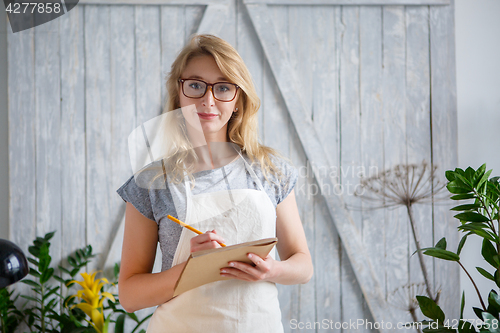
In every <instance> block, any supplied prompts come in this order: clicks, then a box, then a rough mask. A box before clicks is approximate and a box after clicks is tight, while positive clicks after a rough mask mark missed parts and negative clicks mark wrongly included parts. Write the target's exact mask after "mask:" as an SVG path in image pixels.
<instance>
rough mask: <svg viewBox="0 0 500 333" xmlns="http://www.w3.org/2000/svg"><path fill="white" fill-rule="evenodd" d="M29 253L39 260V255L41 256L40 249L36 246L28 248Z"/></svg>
mask: <svg viewBox="0 0 500 333" xmlns="http://www.w3.org/2000/svg"><path fill="white" fill-rule="evenodd" d="M28 252H29V253H31V254H32V255H33V256H35V257H37V258H38V256H39V254H40V248H38V247H36V246H30V247H28Z"/></svg>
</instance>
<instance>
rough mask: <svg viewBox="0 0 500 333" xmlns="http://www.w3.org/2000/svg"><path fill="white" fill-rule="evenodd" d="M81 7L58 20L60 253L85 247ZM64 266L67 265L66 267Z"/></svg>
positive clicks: (67, 253)
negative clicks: (59, 68) (59, 60)
mask: <svg viewBox="0 0 500 333" xmlns="http://www.w3.org/2000/svg"><path fill="white" fill-rule="evenodd" d="M83 13H84V7H82V6H77V7H76V8H74V9H72V10H71V11H69V12H68V15H63V16H62V17H61V18H60V31H61V33H60V38H61V44H60V50H61V51H60V52H61V82H63V84H62V85H61V99H62V100H61V136H60V141H61V160H62V165H63V167H62V170H61V200H62V223H61V224H62V227H61V237H62V250H61V251H62V254H63V256H65V257H66V256H67V255H69V254H71V253H73V252H74V251H75V250H77V249H80V248H83V247H84V246H86V245H87V243H86V239H85V234H86V219H85V218H86V201H85V172H86V170H85V169H86V168H85V163H86V161H85V83H84V78H85V72H84V71H85V66H84V64H85V61H84V58H85V56H84V48H83V45H84V27H83V22H84V18H83ZM65 267H67V266H65Z"/></svg>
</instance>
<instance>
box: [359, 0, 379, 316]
mask: <svg viewBox="0 0 500 333" xmlns="http://www.w3.org/2000/svg"><path fill="white" fill-rule="evenodd" d="M359 24H360V25H359V44H360V45H359V47H360V48H359V53H360V55H359V61H360V63H359V71H360V72H359V84H360V86H359V92H360V113H361V115H360V117H361V119H360V122H361V123H360V133H361V136H360V145H361V167H362V168H361V170H360V171H361V172H362V174H363V176H364V177H369V176H370V175H373V174H375V173H376V172H377V171H382V170H383V167H384V159H383V156H384V154H383V153H384V141H383V140H384V135H383V128H382V124H383V117H382V68H383V64H382V7H378V6H362V7H360V8H359ZM353 204H354V206H355V207H356V208H355V209H359V208H361V209H362V210H361V212H362V215H361V219H362V226H363V234H362V235H363V236H362V237H363V244H367V245H368V246H369V248H370V253H371V258H372V262H373V265H374V266H375V267H379V268H378V269H377V270H376V274H377V277H378V280H379V282H380V285H381V289H382V290H383V292H384V294H385V295H386V293H387V287H386V274H387V273H386V271H385V269H384V267H385V225H384V211H383V210H382V209H370V208H368V206H370V205H371V206H373V204H372V203H370V202H366V201H364V200H359V199H358V200H355V201H353ZM364 310H365V311H366V309H364Z"/></svg>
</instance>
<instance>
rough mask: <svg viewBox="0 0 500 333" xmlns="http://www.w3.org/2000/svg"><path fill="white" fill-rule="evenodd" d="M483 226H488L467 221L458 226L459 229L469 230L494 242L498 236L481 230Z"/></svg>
mask: <svg viewBox="0 0 500 333" xmlns="http://www.w3.org/2000/svg"><path fill="white" fill-rule="evenodd" d="M483 228H488V226H487V225H485V224H483V223H467V224H463V225H461V226H459V227H458V229H459V230H468V231H469V230H470V231H471V232H472V233H475V234H476V235H479V236H481V237H483V238H486V239H488V240H490V241H492V242H495V243H496V242H497V240H498V236H497V235H495V234H493V233H491V232H489V231H486V230H483Z"/></svg>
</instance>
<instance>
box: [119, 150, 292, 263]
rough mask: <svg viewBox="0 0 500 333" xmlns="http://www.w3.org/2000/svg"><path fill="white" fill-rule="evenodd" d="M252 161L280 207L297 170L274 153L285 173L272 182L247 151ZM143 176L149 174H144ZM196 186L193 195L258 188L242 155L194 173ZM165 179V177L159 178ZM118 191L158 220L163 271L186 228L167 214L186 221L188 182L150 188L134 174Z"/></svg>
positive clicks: (265, 186) (136, 206)
mask: <svg viewBox="0 0 500 333" xmlns="http://www.w3.org/2000/svg"><path fill="white" fill-rule="evenodd" d="M243 157H244V158H245V160H246V161H247V163H248V164H250V165H251V168H252V170H254V172H255V174H256V176H257V178H258V179H259V180H260V183H261V184H262V186H263V188H264V191H265V192H266V194H267V195H268V196H269V198H270V199H271V202H272V203H273V204H274V206H275V207H276V206H277V205H278V204H279V203H280V202H282V201H283V200H284V199H285V198H286V197H287V196H288V194H289V193H290V192H291V191H292V189H293V187H294V186H295V184H296V182H297V178H298V171H297V169H296V168H295V167H294V166H293V165H292V164H290V163H289V162H288V161H286V160H284V159H281V158H277V157H274V156H272V157H271V159H272V161H273V163H274V164H275V165H276V166H277V167H278V168H279V169H280V170H281V172H282V173H283V176H282V179H281V181H279V179H278V178H277V177H275V176H274V175H272V174H271V175H268V179H269V180H270V182H268V181H266V179H265V177H264V175H263V173H262V171H261V168H260V164H259V163H258V162H254V163H253V164H252V163H251V162H250V159H249V158H248V157H247V156H246V155H245V154H243ZM141 176H146V177H147V175H144V174H142V175H141ZM193 176H194V179H195V187H194V188H193V189H192V194H193V195H197V194H201V193H211V192H216V191H222V190H235V189H256V190H259V187H258V185H257V184H256V183H255V181H254V179H253V178H252V176H251V175H250V173H249V172H248V171H247V169H246V168H245V165H244V163H243V161H242V159H241V158H237V159H236V160H234V161H233V162H231V163H229V164H227V165H225V166H223V167H221V168H217V169H213V170H204V171H200V172H196V173H194V174H193ZM158 179H160V180H161V179H163V178H158ZM117 193H118V194H119V195H120V196H121V197H122V199H123V200H124V201H126V202H130V203H131V204H132V205H134V207H135V208H136V209H137V210H138V211H139V212H140V213H141V214H142V215H144V216H145V217H147V218H148V219H150V220H153V221H156V223H157V224H158V239H159V242H160V248H161V252H162V269H161V270H162V271H164V270H167V269H169V268H170V267H172V261H173V258H174V254H175V250H176V248H177V244H178V242H179V239H180V235H181V231H182V227H181V226H179V225H178V224H176V223H175V222H173V221H171V220H169V219H168V218H167V215H172V216H175V217H177V218H179V219H180V220H181V221H183V220H185V216H186V192H185V188H184V184H183V183H181V184H178V185H173V184H171V183H169V184H168V186H163V188H159V187H157V189H148V188H145V187H143V186H138V185H137V182H136V179H135V178H134V176H132V177H130V179H129V180H127V181H126V182H125V183H124V184H123V185H122V186H121V187H120V188H119V189H118V190H117Z"/></svg>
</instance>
